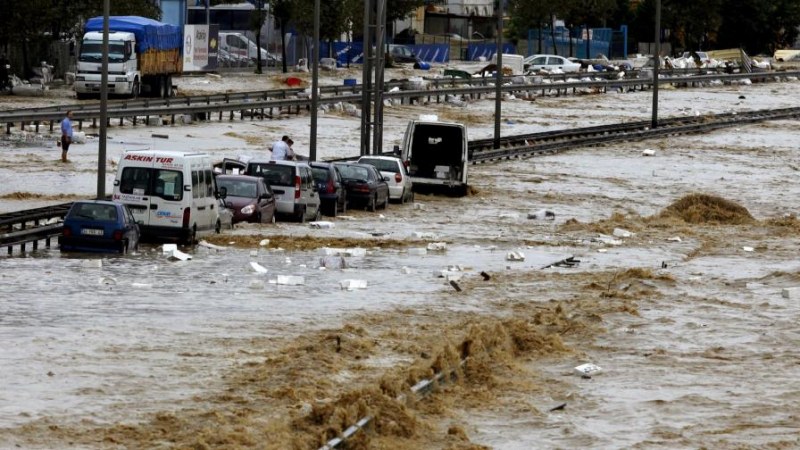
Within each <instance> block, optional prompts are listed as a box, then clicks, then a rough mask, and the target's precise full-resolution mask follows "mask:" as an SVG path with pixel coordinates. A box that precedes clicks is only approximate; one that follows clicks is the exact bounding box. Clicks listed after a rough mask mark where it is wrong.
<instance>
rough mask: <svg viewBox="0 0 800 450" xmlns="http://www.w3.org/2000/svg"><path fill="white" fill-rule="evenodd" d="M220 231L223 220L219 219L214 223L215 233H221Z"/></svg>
mask: <svg viewBox="0 0 800 450" xmlns="http://www.w3.org/2000/svg"><path fill="white" fill-rule="evenodd" d="M220 231H222V222H220V221H219V219H217V224H216V225H214V233H217V234H219V233H220Z"/></svg>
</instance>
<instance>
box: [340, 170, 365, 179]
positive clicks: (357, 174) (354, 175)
mask: <svg viewBox="0 0 800 450" xmlns="http://www.w3.org/2000/svg"><path fill="white" fill-rule="evenodd" d="M340 169H341V170H340V172H341V173H342V178H343V179H345V180H359V181H367V180H369V170H367V169H366V168H364V167H358V166H341V167H340Z"/></svg>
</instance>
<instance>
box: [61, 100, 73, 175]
mask: <svg viewBox="0 0 800 450" xmlns="http://www.w3.org/2000/svg"><path fill="white" fill-rule="evenodd" d="M70 144H72V111H67V115H66V117H64V119H63V120H62V121H61V162H67V152H68V151H69V145H70Z"/></svg>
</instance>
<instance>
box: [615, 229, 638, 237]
mask: <svg viewBox="0 0 800 450" xmlns="http://www.w3.org/2000/svg"><path fill="white" fill-rule="evenodd" d="M613 234H614V236H616V237H621V238H627V237H631V236H633V233H631V232H630V231H628V230H626V229H624V228H614V233H613Z"/></svg>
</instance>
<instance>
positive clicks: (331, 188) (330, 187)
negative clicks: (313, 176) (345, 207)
mask: <svg viewBox="0 0 800 450" xmlns="http://www.w3.org/2000/svg"><path fill="white" fill-rule="evenodd" d="M325 192H327V193H328V194H333V193H334V192H336V188H335V187H334V186H333V180H328V187H327V188H326V190H325Z"/></svg>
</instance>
